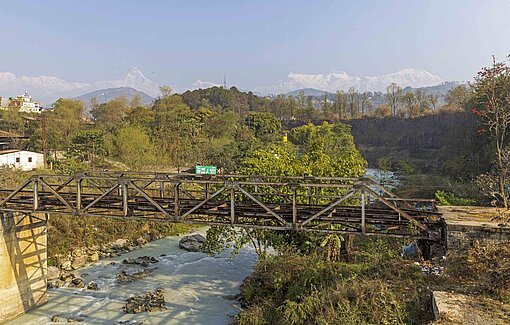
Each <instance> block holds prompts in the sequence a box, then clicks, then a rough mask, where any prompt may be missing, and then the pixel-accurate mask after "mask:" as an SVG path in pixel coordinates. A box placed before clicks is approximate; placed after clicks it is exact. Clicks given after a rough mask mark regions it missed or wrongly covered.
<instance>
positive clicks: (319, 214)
mask: <svg viewBox="0 0 510 325" xmlns="http://www.w3.org/2000/svg"><path fill="white" fill-rule="evenodd" d="M0 197H1V198H2V199H1V200H0V211H2V212H18V213H23V214H35V213H44V214H47V215H72V216H76V217H108V218H117V219H121V220H127V219H134V220H156V221H166V222H177V223H187V224H204V225H220V226H234V227H248V228H259V229H269V230H293V231H315V232H323V233H343V234H364V235H381V236H391V237H415V238H419V239H425V240H430V241H436V242H439V241H441V240H442V230H441V229H443V224H444V223H443V219H442V217H441V215H440V214H439V213H438V212H437V210H436V209H435V206H434V202H433V201H432V200H415V199H403V198H399V197H397V196H396V195H395V194H393V193H391V192H390V191H388V190H386V189H385V188H384V187H382V186H381V185H379V184H378V183H376V182H375V181H374V180H372V179H370V178H338V177H285V176H281V177H280V176H243V175H195V174H172V173H138V172H120V173H117V172H115V173H114V172H85V173H78V174H76V175H74V176H65V175H36V176H32V177H31V178H29V179H28V180H26V181H25V182H24V183H23V184H22V185H21V186H20V187H19V188H17V189H16V190H6V189H1V190H0Z"/></svg>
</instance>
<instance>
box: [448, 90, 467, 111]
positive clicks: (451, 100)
mask: <svg viewBox="0 0 510 325" xmlns="http://www.w3.org/2000/svg"><path fill="white" fill-rule="evenodd" d="M445 99H446V104H447V106H448V107H450V108H451V109H454V110H462V109H463V108H464V105H465V104H466V103H467V101H468V99H469V89H468V88H467V86H466V85H460V86H457V87H454V88H452V89H450V90H448V93H446V95H445Z"/></svg>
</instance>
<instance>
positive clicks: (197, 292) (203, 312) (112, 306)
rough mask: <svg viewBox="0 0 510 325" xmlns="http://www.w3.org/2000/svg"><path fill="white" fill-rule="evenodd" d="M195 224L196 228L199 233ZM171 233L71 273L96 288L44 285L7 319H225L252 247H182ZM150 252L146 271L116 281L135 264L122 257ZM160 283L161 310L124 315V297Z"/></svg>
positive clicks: (234, 308) (252, 258) (248, 269)
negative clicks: (211, 250) (42, 297)
mask: <svg viewBox="0 0 510 325" xmlns="http://www.w3.org/2000/svg"><path fill="white" fill-rule="evenodd" d="M204 232H205V229H201V231H199V233H204ZM180 238H181V237H178V236H174V237H168V238H164V239H160V240H156V241H153V242H151V243H149V244H147V245H146V246H144V247H142V248H140V249H137V250H134V251H132V252H130V253H127V254H123V255H122V256H120V257H115V258H107V259H102V260H101V261H100V262H98V263H94V264H91V265H88V266H86V267H83V268H81V269H79V270H77V271H75V274H76V275H77V276H82V277H83V279H84V280H85V282H87V283H89V282H91V281H94V282H95V283H97V285H98V286H99V290H98V291H89V290H83V289H70V288H59V289H49V290H48V296H49V299H48V302H47V303H46V304H44V305H42V306H40V307H37V308H35V309H33V310H30V311H29V312H28V313H27V314H25V315H23V316H21V317H19V318H17V319H15V320H14V321H12V322H10V323H9V324H23V325H25V324H37V325H41V324H53V323H52V322H51V317H53V316H54V315H58V316H59V317H61V318H75V319H76V318H81V319H83V322H82V323H81V324H141V323H143V324H211V325H215V324H226V323H228V322H229V316H231V315H235V314H237V313H238V312H239V306H238V303H237V302H236V301H234V300H233V298H232V297H233V296H235V295H236V294H238V293H239V286H240V285H241V283H242V281H243V280H244V278H246V277H247V276H248V275H250V274H251V273H252V271H253V267H254V266H255V264H256V261H257V254H256V253H255V251H254V250H253V249H252V248H251V247H249V246H247V247H245V248H243V249H242V250H241V252H240V253H239V255H237V256H236V257H235V258H233V259H231V258H230V253H229V252H224V253H222V254H220V255H217V256H208V255H207V254H204V253H193V252H187V251H185V250H182V249H180V248H179V245H178V243H179V239H180ZM144 255H149V256H154V257H156V258H157V259H158V260H159V262H158V263H154V264H151V265H150V266H149V269H150V270H151V271H150V275H149V276H148V277H146V278H143V279H139V280H136V281H133V282H129V283H126V284H120V283H118V282H117V281H116V275H117V274H119V273H120V272H121V271H122V270H126V269H127V270H129V268H133V267H136V266H130V265H125V264H123V263H122V260H124V259H126V258H136V257H138V256H144ZM159 287H162V288H164V290H165V293H164V297H165V301H166V307H167V310H165V311H158V312H150V313H148V312H142V313H139V314H125V313H124V312H123V310H122V307H123V306H124V304H125V302H126V300H127V299H128V298H129V297H130V296H132V295H134V294H139V293H142V292H148V291H154V290H155V289H156V288H159Z"/></svg>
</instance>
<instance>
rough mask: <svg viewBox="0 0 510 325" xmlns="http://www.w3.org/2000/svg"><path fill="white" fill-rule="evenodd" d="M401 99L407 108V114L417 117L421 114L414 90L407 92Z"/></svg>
mask: <svg viewBox="0 0 510 325" xmlns="http://www.w3.org/2000/svg"><path fill="white" fill-rule="evenodd" d="M400 100H401V101H402V104H403V105H404V108H405V109H406V111H405V113H407V116H409V117H416V116H418V115H419V110H418V105H417V104H416V97H415V95H414V93H413V92H412V91H410V92H407V93H405V94H404V95H403V96H402V97H401V99H400Z"/></svg>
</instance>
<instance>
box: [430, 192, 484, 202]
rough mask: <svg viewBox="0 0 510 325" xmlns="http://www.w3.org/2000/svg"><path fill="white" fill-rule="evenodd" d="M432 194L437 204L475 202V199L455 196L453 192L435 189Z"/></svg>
mask: <svg viewBox="0 0 510 325" xmlns="http://www.w3.org/2000/svg"><path fill="white" fill-rule="evenodd" d="M434 196H435V197H436V199H437V202H438V204H439V205H457V206H466V205H475V203H476V201H475V200H473V199H466V198H462V197H457V196H455V194H454V193H450V192H445V191H440V190H438V191H436V193H435V194H434Z"/></svg>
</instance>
